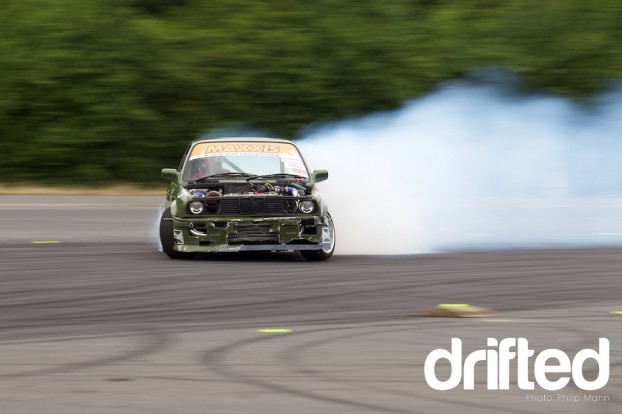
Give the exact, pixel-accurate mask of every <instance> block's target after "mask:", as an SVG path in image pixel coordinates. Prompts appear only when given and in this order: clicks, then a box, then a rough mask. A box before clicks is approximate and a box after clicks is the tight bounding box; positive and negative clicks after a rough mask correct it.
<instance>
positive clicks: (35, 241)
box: [31, 240, 60, 244]
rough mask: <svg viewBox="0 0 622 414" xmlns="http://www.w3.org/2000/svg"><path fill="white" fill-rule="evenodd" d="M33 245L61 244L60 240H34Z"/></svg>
mask: <svg viewBox="0 0 622 414" xmlns="http://www.w3.org/2000/svg"><path fill="white" fill-rule="evenodd" d="M31 243H32V244H56V243H60V240H33V241H32V242H31Z"/></svg>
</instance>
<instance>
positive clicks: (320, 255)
mask: <svg viewBox="0 0 622 414" xmlns="http://www.w3.org/2000/svg"><path fill="white" fill-rule="evenodd" d="M326 221H327V222H328V233H329V236H330V244H329V245H328V246H324V247H323V248H322V249H320V250H301V251H300V253H301V254H302V257H304V258H305V259H307V260H310V261H315V262H318V261H321V260H326V259H329V258H330V257H331V256H332V255H333V252H334V251H335V224H334V223H333V218H332V217H331V216H330V214H328V215H327V219H326Z"/></svg>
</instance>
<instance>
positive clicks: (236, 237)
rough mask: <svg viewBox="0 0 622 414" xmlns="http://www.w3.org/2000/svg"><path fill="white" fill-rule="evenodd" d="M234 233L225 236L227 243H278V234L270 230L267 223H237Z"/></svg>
mask: <svg viewBox="0 0 622 414" xmlns="http://www.w3.org/2000/svg"><path fill="white" fill-rule="evenodd" d="M235 230H236V233H235V234H229V235H228V236H227V243H229V244H265V243H268V244H274V243H279V235H278V234H277V233H274V232H272V231H271V226H270V225H269V224H258V223H237V224H236V226H235Z"/></svg>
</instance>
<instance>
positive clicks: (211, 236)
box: [160, 138, 335, 260]
mask: <svg viewBox="0 0 622 414" xmlns="http://www.w3.org/2000/svg"><path fill="white" fill-rule="evenodd" d="M162 178H165V179H167V180H169V181H170V184H169V186H168V189H167V192H166V200H165V201H164V203H163V204H162V206H161V209H162V216H161V220H160V242H161V244H162V250H163V251H164V253H166V254H167V255H168V256H169V257H170V258H172V259H180V258H187V257H190V256H193V255H194V254H196V253H210V252H240V251H300V253H301V254H302V256H303V257H304V258H305V259H307V260H326V259H328V258H330V257H331V256H332V254H333V252H334V250H335V227H334V224H333V220H332V218H331V216H330V214H329V213H328V210H327V206H326V203H325V202H324V201H323V199H322V197H321V196H320V193H319V191H318V190H317V188H316V186H315V184H316V183H318V182H321V181H324V180H326V179H327V178H328V171H326V170H315V171H313V172H312V173H310V172H309V170H308V168H307V165H306V163H305V161H304V159H303V157H302V155H301V154H300V151H299V150H298V148H297V147H296V145H294V144H293V143H292V142H291V141H287V140H283V139H272V138H213V139H198V140H195V141H193V142H192V143H190V145H189V146H188V148H187V150H186V152H185V154H184V156H183V158H182V160H181V163H180V165H179V167H178V168H177V169H175V168H165V169H163V170H162Z"/></svg>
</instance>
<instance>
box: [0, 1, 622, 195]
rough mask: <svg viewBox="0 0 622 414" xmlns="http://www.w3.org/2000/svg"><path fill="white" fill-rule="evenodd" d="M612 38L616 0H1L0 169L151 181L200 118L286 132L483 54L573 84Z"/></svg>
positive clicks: (597, 62) (592, 78)
mask: <svg viewBox="0 0 622 414" xmlns="http://www.w3.org/2000/svg"><path fill="white" fill-rule="evenodd" d="M621 38H622V5H621V4H620V3H619V2H618V1H617V0H594V1H592V2H585V1H578V0H563V1H562V0H549V1H546V2H537V1H535V0H508V1H503V2H501V1H498V0H462V1H460V2H455V1H448V0H410V1H408V0H401V1H390V2H381V1H377V0H376V1H372V0H358V1H354V0H340V1H337V0H315V1H312V2H309V1H300V0H272V1H263V2H262V1H248V0H4V1H3V2H2V8H1V9H0V153H1V154H2V155H3V158H2V161H1V162H0V173H2V177H3V180H5V181H9V180H29V181H35V180H42V181H49V182H64V181H68V180H69V181H70V182H75V183H109V182H115V181H127V180H129V181H136V182H149V181H155V180H157V179H158V177H159V169H160V168H161V167H165V166H174V165H177V159H178V158H179V157H180V156H181V152H182V150H183V148H184V147H185V145H186V143H187V142H188V141H189V140H190V139H192V138H195V137H196V136H197V135H199V134H201V133H204V132H206V131H210V130H214V129H217V128H226V127H230V126H239V125H245V126H249V127H252V128H256V129H260V130H266V131H270V132H271V133H272V134H273V135H276V136H289V137H291V136H294V135H295V134H296V132H297V131H299V130H300V129H301V128H302V127H304V126H305V125H307V124H309V123H311V122H317V121H330V120H338V119H341V118H344V117H351V116H354V115H360V114H364V113H367V112H370V111H376V110H383V109H391V108H394V107H397V106H398V105H399V104H400V103H401V102H403V101H404V100H405V99H409V98H412V97H416V96H420V95H421V94H423V93H426V92H427V91H429V90H430V89H431V88H434V87H435V86H436V85H437V84H438V83H440V82H443V81H446V80H449V79H454V78H456V77H460V76H463V75H464V74H466V73H469V72H471V71H473V70H474V69H477V68H480V67H482V66H487V65H498V66H501V67H505V68H507V69H508V70H510V71H512V72H515V73H517V74H519V75H520V76H521V79H523V81H524V85H525V86H526V87H529V88H538V89H541V90H547V91H552V92H556V93H562V94H567V95H570V96H577V97H585V96H589V95H590V94H592V93H594V92H595V91H598V90H599V89H601V88H603V87H606V86H607V85H608V83H609V82H611V81H612V80H615V79H619V77H620V74H621V73H622V46H621V45H622V41H621V40H622V39H621Z"/></svg>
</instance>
